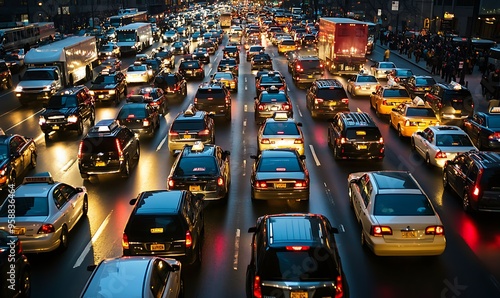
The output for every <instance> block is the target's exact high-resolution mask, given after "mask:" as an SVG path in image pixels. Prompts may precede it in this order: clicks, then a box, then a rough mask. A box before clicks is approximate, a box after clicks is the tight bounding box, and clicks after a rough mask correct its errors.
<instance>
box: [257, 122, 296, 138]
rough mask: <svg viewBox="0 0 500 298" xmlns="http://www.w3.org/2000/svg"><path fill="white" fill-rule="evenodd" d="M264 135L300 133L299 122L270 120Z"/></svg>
mask: <svg viewBox="0 0 500 298" xmlns="http://www.w3.org/2000/svg"><path fill="white" fill-rule="evenodd" d="M263 134H264V135H298V134H299V129H298V128H297V124H295V123H292V122H278V123H276V122H269V123H267V124H266V126H265V128H264V131H263Z"/></svg>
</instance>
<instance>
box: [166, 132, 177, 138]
mask: <svg viewBox="0 0 500 298" xmlns="http://www.w3.org/2000/svg"><path fill="white" fill-rule="evenodd" d="M168 135H169V136H171V137H173V136H178V135H179V133H178V132H176V131H169V132H168Z"/></svg>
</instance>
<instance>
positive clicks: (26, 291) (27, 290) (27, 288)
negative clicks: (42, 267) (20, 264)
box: [20, 268, 31, 298]
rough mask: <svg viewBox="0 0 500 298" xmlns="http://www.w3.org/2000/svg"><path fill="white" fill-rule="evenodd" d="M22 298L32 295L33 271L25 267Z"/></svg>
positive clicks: (22, 280) (22, 279)
mask: <svg viewBox="0 0 500 298" xmlns="http://www.w3.org/2000/svg"><path fill="white" fill-rule="evenodd" d="M20 286H21V289H20V290H21V295H20V297H21V298H29V297H30V296H31V271H30V270H29V268H25V269H24V271H23V273H22V278H21V285H20Z"/></svg>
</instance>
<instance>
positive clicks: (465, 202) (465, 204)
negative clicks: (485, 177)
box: [462, 192, 472, 213]
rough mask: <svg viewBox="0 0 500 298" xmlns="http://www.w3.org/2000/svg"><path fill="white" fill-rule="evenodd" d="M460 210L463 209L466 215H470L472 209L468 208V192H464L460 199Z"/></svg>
mask: <svg viewBox="0 0 500 298" xmlns="http://www.w3.org/2000/svg"><path fill="white" fill-rule="evenodd" d="M462 209H464V211H465V212H467V213H470V212H471V211H472V208H471V206H470V198H469V193H468V192H465V193H464V195H463V197H462Z"/></svg>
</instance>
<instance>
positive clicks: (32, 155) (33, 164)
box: [30, 152, 36, 169]
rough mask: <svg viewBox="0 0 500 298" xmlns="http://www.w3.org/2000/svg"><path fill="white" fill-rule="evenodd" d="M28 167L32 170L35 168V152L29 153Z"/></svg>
mask: <svg viewBox="0 0 500 298" xmlns="http://www.w3.org/2000/svg"><path fill="white" fill-rule="evenodd" d="M30 167H31V168H32V169H34V168H36V153H35V152H31V161H30Z"/></svg>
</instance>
